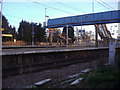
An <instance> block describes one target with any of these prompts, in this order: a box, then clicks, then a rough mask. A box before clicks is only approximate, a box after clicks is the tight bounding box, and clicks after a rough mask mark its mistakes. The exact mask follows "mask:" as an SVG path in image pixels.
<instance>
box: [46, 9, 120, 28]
mask: <svg viewBox="0 0 120 90" xmlns="http://www.w3.org/2000/svg"><path fill="white" fill-rule="evenodd" d="M119 22H120V10H114V11H107V12H100V13H91V14H84V15H77V16H69V17H61V18H55V19H49V20H48V23H47V28H58V27H65V26H66V25H69V26H81V25H95V24H107V23H119Z"/></svg>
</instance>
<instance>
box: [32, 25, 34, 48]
mask: <svg viewBox="0 0 120 90" xmlns="http://www.w3.org/2000/svg"><path fill="white" fill-rule="evenodd" d="M32 46H34V24H33V23H32Z"/></svg>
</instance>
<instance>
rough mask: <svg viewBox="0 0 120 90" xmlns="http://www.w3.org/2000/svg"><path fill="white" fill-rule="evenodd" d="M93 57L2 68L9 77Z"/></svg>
mask: <svg viewBox="0 0 120 90" xmlns="http://www.w3.org/2000/svg"><path fill="white" fill-rule="evenodd" d="M91 60H95V58H93V59H80V58H78V59H74V60H73V59H66V60H60V61H57V60H56V61H51V62H46V63H39V64H34V65H27V66H24V65H20V66H18V67H11V68H4V69H3V70H2V72H3V78H7V77H10V76H14V75H22V74H29V73H34V72H39V71H43V70H47V69H52V68H61V67H64V66H67V65H72V64H76V63H83V62H89V61H91Z"/></svg>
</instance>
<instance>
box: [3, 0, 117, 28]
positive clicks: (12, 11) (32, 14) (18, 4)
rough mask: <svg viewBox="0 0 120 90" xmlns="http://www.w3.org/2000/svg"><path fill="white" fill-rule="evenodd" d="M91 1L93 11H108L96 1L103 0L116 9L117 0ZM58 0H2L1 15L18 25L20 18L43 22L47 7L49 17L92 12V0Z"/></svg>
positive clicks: (11, 23)
mask: <svg viewBox="0 0 120 90" xmlns="http://www.w3.org/2000/svg"><path fill="white" fill-rule="evenodd" d="M93 1H94V12H103V11H109V9H107V8H105V7H104V6H102V5H100V4H99V3H98V2H97V1H99V2H100V1H104V2H105V3H106V4H109V6H111V7H112V8H113V9H111V10H117V9H118V1H119V0H106V1H105V0H93ZM108 1H110V2H108ZM113 1H114V2H113ZM34 2H37V3H34ZM58 2H59V1H58V0H3V15H5V16H6V18H7V19H8V22H9V24H10V25H12V26H15V27H18V26H19V22H20V21H22V20H26V21H29V22H39V23H41V24H43V22H44V21H45V8H47V10H46V13H47V15H48V16H49V17H50V18H58V17H66V16H74V15H80V14H85V13H92V0H87V1H84V0H71V1H69V2H68V0H61V1H60V3H58ZM63 4H64V5H63ZM51 7H53V8H56V9H59V10H56V9H53V8H51ZM71 7H72V8H71ZM76 9H77V10H76ZM78 9H79V10H78Z"/></svg>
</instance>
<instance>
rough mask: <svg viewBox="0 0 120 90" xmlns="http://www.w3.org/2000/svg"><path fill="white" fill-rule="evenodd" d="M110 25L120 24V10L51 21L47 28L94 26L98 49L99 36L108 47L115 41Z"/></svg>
mask: <svg viewBox="0 0 120 90" xmlns="http://www.w3.org/2000/svg"><path fill="white" fill-rule="evenodd" d="M108 23H120V10H114V11H107V12H99V13H91V14H85V15H77V16H69V17H61V18H55V19H49V20H48V24H47V28H59V27H66V26H67V27H69V26H83V25H94V26H95V29H96V30H95V31H96V36H95V37H96V38H95V39H96V42H95V43H96V44H95V45H96V47H97V46H98V34H99V36H100V37H101V39H103V41H105V42H106V43H107V44H106V45H108V43H109V41H111V40H113V39H112V37H111V33H110V31H109V30H108V29H107V27H106V25H105V24H108ZM101 26H102V27H101ZM66 37H67V35H66ZM66 43H67V41H66Z"/></svg>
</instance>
